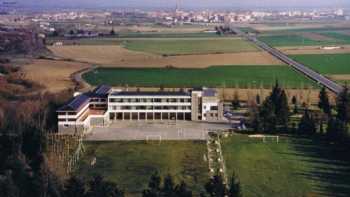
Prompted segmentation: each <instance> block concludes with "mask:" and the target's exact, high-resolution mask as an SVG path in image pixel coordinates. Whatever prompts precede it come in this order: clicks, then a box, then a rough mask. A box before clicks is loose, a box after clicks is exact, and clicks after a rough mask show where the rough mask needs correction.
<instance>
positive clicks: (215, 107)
mask: <svg viewBox="0 0 350 197" xmlns="http://www.w3.org/2000/svg"><path fill="white" fill-rule="evenodd" d="M210 110H213V111H216V110H218V106H211V107H210Z"/></svg>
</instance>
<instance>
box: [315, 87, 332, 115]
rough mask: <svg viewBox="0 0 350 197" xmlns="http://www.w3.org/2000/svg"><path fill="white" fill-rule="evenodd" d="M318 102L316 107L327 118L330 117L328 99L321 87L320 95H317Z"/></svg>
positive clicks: (324, 89)
mask: <svg viewBox="0 0 350 197" xmlns="http://www.w3.org/2000/svg"><path fill="white" fill-rule="evenodd" d="M319 99H320V100H319V102H318V107H319V108H320V109H321V110H322V111H323V112H324V113H325V114H327V115H328V116H330V115H331V105H330V103H329V98H328V94H327V91H326V88H325V87H323V88H322V89H321V91H320V95H319Z"/></svg>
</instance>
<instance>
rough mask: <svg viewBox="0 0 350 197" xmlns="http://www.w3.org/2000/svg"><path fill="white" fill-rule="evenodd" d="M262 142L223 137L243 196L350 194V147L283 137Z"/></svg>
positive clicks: (226, 156)
mask: <svg viewBox="0 0 350 197" xmlns="http://www.w3.org/2000/svg"><path fill="white" fill-rule="evenodd" d="M281 141H282V142H280V143H279V144H277V143H276V142H272V141H271V142H268V143H262V141H261V140H253V139H249V138H248V137H247V136H241V135H237V136H234V137H231V138H226V139H223V154H224V159H225V163H226V167H227V169H228V173H229V174H231V173H232V172H233V171H235V173H236V175H237V176H238V177H239V179H240V181H241V185H242V189H243V196H245V197H256V196H269V197H280V196H283V197H295V196H298V197H299V196H310V197H318V196H329V197H335V196H344V197H345V196H349V195H350V176H349V175H350V167H349V166H350V163H349V160H347V161H346V160H343V159H342V158H343V157H344V155H347V153H348V150H344V149H341V148H337V147H335V146H334V145H330V144H327V143H322V142H319V141H318V140H314V141H312V140H309V139H297V138H292V137H289V138H282V140H281Z"/></svg>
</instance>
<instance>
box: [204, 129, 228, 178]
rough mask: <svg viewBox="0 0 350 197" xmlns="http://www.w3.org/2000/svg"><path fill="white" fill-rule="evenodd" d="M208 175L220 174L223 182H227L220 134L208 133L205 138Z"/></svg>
mask: <svg viewBox="0 0 350 197" xmlns="http://www.w3.org/2000/svg"><path fill="white" fill-rule="evenodd" d="M207 149H208V165H209V175H210V177H211V178H212V177H213V176H216V175H217V176H221V177H222V178H223V181H224V184H227V183H228V177H227V172H226V166H225V161H224V157H223V155H222V148H221V141H220V134H218V133H210V134H209V137H208V140H207Z"/></svg>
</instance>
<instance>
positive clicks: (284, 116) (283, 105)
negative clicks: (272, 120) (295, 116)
mask: <svg viewBox="0 0 350 197" xmlns="http://www.w3.org/2000/svg"><path fill="white" fill-rule="evenodd" d="M277 101H278V103H277V105H276V108H275V109H276V116H277V120H278V124H280V125H282V126H283V127H284V129H287V128H288V122H289V106H288V98H287V95H286V92H285V91H284V90H281V93H280V95H279V98H278V100H277Z"/></svg>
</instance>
